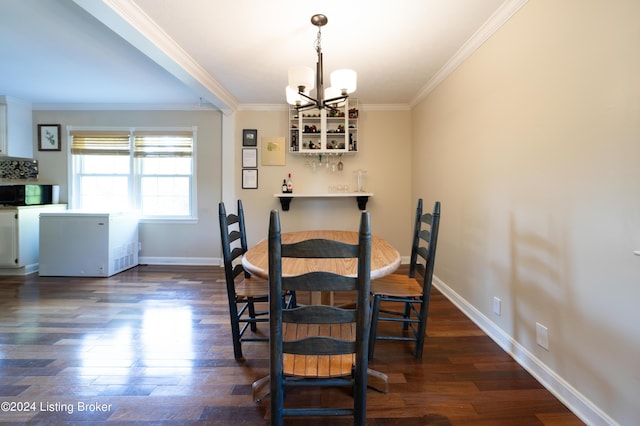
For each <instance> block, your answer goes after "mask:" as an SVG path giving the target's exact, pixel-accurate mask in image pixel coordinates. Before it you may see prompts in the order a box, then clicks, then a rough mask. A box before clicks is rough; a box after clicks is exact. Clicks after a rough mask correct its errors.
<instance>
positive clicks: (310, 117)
mask: <svg viewBox="0 0 640 426" xmlns="http://www.w3.org/2000/svg"><path fill="white" fill-rule="evenodd" d="M289 152H292V153H302V154H320V153H335V154H345V153H355V152H358V100H357V99H351V98H349V99H347V100H346V101H345V102H344V103H343V105H342V106H338V107H336V109H333V110H332V109H321V110H318V109H308V110H304V111H298V110H297V109H296V108H295V107H294V106H289Z"/></svg>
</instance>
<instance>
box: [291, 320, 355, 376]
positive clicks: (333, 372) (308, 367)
mask: <svg viewBox="0 0 640 426" xmlns="http://www.w3.org/2000/svg"><path fill="white" fill-rule="evenodd" d="M282 333H283V336H285V338H287V339H303V338H305V337H308V336H331V337H335V338H337V339H343V340H355V338H356V325H355V323H353V324H295V323H283V324H282ZM355 362H356V355H355V354H347V355H292V354H287V353H285V354H283V368H284V374H285V375H286V376H294V377H305V378H310V377H312V378H332V377H343V376H351V374H352V370H353V366H354V365H355Z"/></svg>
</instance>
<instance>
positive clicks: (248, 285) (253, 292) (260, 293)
mask: <svg viewBox="0 0 640 426" xmlns="http://www.w3.org/2000/svg"><path fill="white" fill-rule="evenodd" d="M235 286H236V295H237V296H238V297H240V298H247V297H253V298H256V297H267V296H268V295H269V283H268V282H267V280H263V279H261V278H256V277H251V278H244V279H242V280H238V281H236V283H235Z"/></svg>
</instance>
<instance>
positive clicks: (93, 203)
mask: <svg viewBox="0 0 640 426" xmlns="http://www.w3.org/2000/svg"><path fill="white" fill-rule="evenodd" d="M194 134H195V132H194V131H193V130H192V129H190V130H188V131H186V130H153V131H147V130H135V131H95V130H72V131H71V132H70V136H71V168H72V179H71V194H72V196H71V206H72V208H79V209H84V210H91V211H98V210H99V211H113V210H127V209H135V210H137V211H138V212H139V213H140V216H141V218H142V219H194V218H195V182H194V175H195V173H194V161H193V159H194V155H193V153H194V139H195V138H194Z"/></svg>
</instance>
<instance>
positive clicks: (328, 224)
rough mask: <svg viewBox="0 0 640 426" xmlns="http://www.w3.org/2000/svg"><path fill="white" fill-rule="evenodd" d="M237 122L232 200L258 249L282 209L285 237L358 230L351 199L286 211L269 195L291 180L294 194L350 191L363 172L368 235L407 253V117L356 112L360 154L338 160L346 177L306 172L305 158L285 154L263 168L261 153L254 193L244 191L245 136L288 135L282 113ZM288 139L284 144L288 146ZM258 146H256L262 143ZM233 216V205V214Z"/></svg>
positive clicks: (304, 203) (244, 115)
mask: <svg viewBox="0 0 640 426" xmlns="http://www.w3.org/2000/svg"><path fill="white" fill-rule="evenodd" d="M236 118H237V121H236V135H237V137H236V139H237V142H236V162H237V164H238V167H237V168H236V194H237V196H238V198H241V199H242V200H243V201H242V202H243V205H244V209H245V217H246V219H247V234H248V236H247V238H248V240H249V244H250V245H251V244H255V243H256V242H258V241H259V240H261V239H262V238H264V237H265V236H266V235H267V229H268V220H269V211H270V210H271V209H278V210H280V211H281V212H280V214H281V216H280V219H281V223H282V227H283V230H284V231H294V230H298V229H351V230H356V229H357V228H358V223H359V220H360V213H359V212H360V211H359V210H358V207H357V204H356V201H355V199H353V198H348V199H294V200H293V201H292V202H291V209H290V210H289V211H286V212H285V211H282V208H281V207H280V203H279V202H278V200H277V199H276V198H275V197H274V194H276V193H279V192H281V187H282V180H283V179H284V178H285V177H286V176H287V174H288V173H291V176H292V180H293V184H294V193H295V192H298V193H326V192H327V191H328V186H329V185H343V184H344V185H349V186H350V188H351V189H353V188H354V187H355V184H356V178H355V175H354V173H353V172H354V171H355V170H358V169H362V170H366V171H367V175H366V187H365V189H366V191H368V192H373V193H374V196H373V197H372V198H370V199H369V202H368V204H367V210H369V211H370V212H371V226H372V229H373V233H374V234H377V235H380V236H382V237H383V238H386V239H388V240H389V241H390V242H391V243H392V244H393V245H394V246H395V247H397V248H398V250H399V251H400V253H401V255H403V256H409V254H410V237H411V221H412V218H413V216H412V213H413V208H415V201H414V200H413V199H412V198H411V187H410V177H411V170H410V168H409V167H408V166H407V165H408V164H410V163H411V151H410V149H411V124H410V112H409V111H408V110H378V109H371V110H367V108H366V107H364V108H362V107H361V108H360V116H359V123H358V137H359V139H360V140H359V141H358V150H359V152H358V153H357V154H354V155H345V156H343V158H342V162H343V164H344V170H343V171H342V172H341V173H340V172H338V173H331V172H330V171H329V170H327V169H326V168H322V169H317V170H316V171H315V172H314V171H313V169H312V168H311V167H310V166H308V165H305V158H304V156H300V155H299V154H290V153H287V155H286V165H285V166H262V165H261V164H260V161H261V155H262V150H261V149H260V148H259V151H258V152H259V154H258V156H259V170H258V173H259V177H258V189H257V190H254V189H242V182H241V168H240V167H239V165H240V164H241V163H240V161H241V150H242V129H257V130H258V139H260V140H261V139H262V137H264V136H284V137H285V138H286V136H287V131H288V127H287V112H286V111H284V110H282V111H272V112H265V111H241V112H238V114H237V117H236ZM285 140H286V139H285ZM259 145H260V142H259ZM233 211H235V206H234V207H233Z"/></svg>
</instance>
